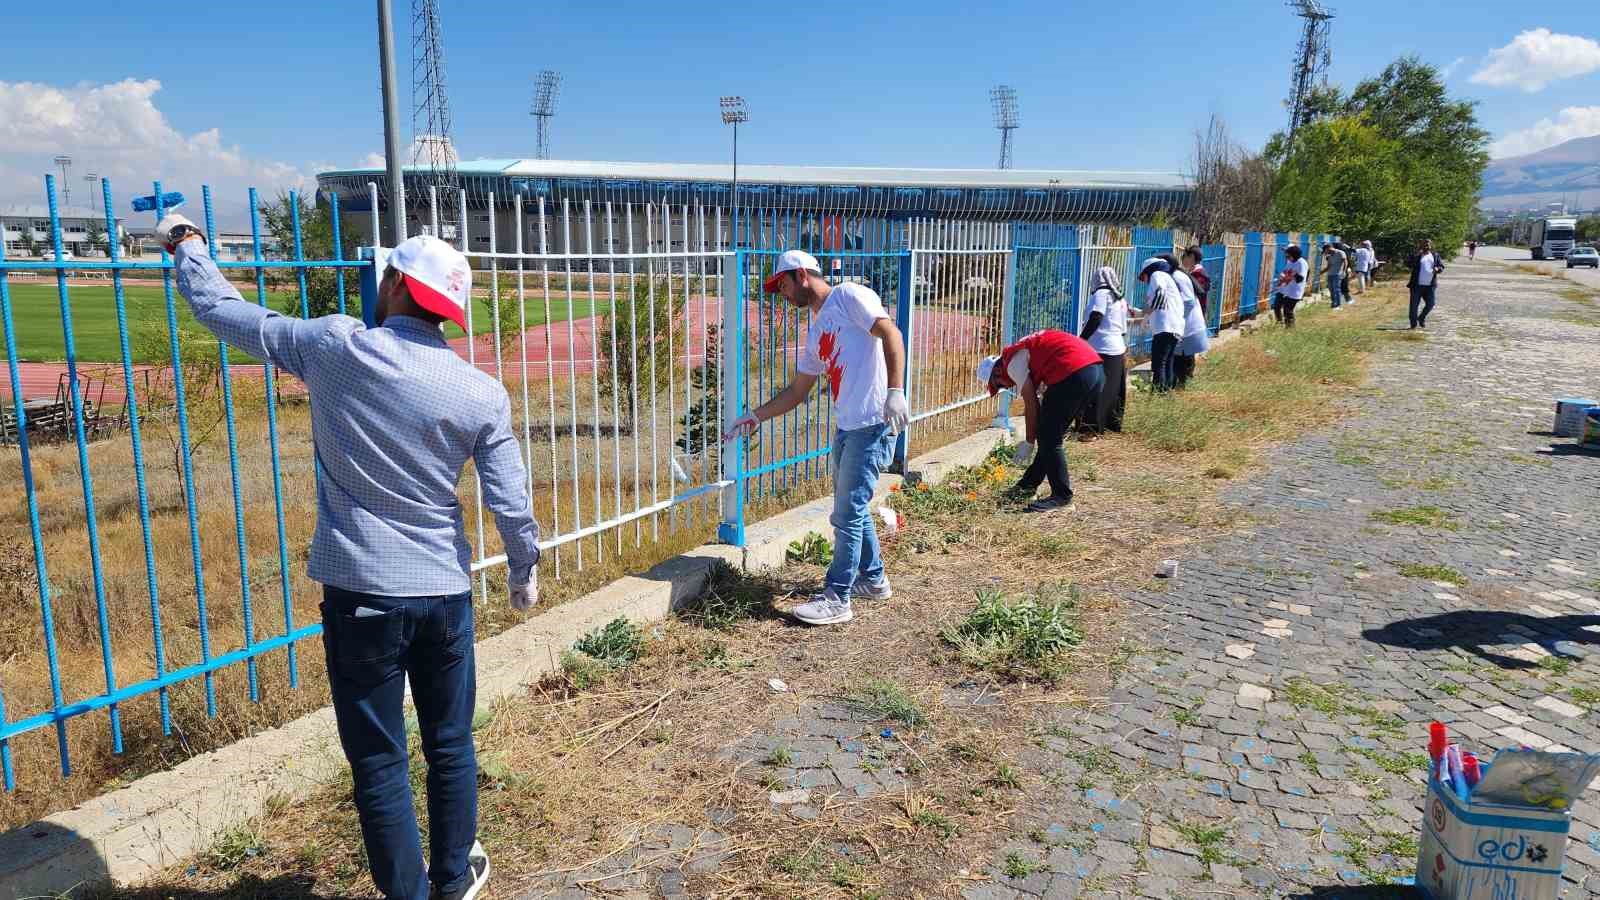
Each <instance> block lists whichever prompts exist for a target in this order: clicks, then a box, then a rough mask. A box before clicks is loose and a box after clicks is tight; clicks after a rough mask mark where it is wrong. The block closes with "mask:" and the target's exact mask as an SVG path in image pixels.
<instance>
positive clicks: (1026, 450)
mask: <svg viewBox="0 0 1600 900" xmlns="http://www.w3.org/2000/svg"><path fill="white" fill-rule="evenodd" d="M1011 462H1012V463H1014V464H1016V465H1017V466H1018V467H1020V468H1025V467H1027V465H1028V463H1031V462H1033V442H1032V441H1019V442H1018V443H1017V452H1016V453H1014V454H1012V456H1011Z"/></svg>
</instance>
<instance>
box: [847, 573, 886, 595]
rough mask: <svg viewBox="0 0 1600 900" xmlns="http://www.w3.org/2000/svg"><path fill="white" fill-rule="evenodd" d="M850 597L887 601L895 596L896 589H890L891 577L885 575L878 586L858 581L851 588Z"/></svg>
mask: <svg viewBox="0 0 1600 900" xmlns="http://www.w3.org/2000/svg"><path fill="white" fill-rule="evenodd" d="M850 596H851V597H860V598H862V599H863V600H887V599H889V598H890V597H893V596H894V589H893V588H891V587H889V576H887V575H885V576H884V577H883V580H882V581H880V582H878V583H877V584H867V583H865V582H861V581H857V582H856V583H855V584H853V585H851V586H850Z"/></svg>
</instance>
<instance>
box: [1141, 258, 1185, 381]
mask: <svg viewBox="0 0 1600 900" xmlns="http://www.w3.org/2000/svg"><path fill="white" fill-rule="evenodd" d="M1139 280H1140V281H1141V282H1144V284H1145V286H1146V287H1145V306H1144V315H1142V316H1138V317H1136V319H1135V321H1143V322H1147V323H1148V327H1149V329H1150V384H1151V386H1152V387H1154V388H1155V389H1156V390H1157V391H1169V390H1172V385H1173V383H1174V380H1175V373H1174V372H1173V368H1172V365H1173V357H1174V356H1176V355H1177V352H1178V342H1179V341H1181V340H1183V294H1182V293H1180V292H1179V290H1178V283H1177V282H1176V281H1173V280H1172V266H1171V265H1169V264H1168V263H1167V261H1166V260H1164V259H1161V258H1160V257H1157V256H1152V257H1150V258H1149V259H1147V260H1145V261H1144V265H1142V266H1140V267H1139Z"/></svg>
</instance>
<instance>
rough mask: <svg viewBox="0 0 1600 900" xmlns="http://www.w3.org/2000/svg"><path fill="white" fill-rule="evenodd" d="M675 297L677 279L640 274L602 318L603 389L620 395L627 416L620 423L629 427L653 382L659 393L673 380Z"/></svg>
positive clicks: (621, 408)
mask: <svg viewBox="0 0 1600 900" xmlns="http://www.w3.org/2000/svg"><path fill="white" fill-rule="evenodd" d="M619 277H620V276H619ZM672 298H673V289H672V282H671V279H669V278H666V277H648V276H647V277H643V278H638V279H635V280H634V281H633V283H632V284H631V285H630V286H629V288H628V291H627V293H626V294H625V295H624V296H623V297H620V298H619V299H618V306H617V307H616V308H615V309H613V310H612V312H611V314H610V315H608V316H606V317H604V318H602V319H600V320H599V321H598V322H597V323H596V326H597V327H598V328H599V329H600V330H599V343H600V392H601V393H602V394H603V395H605V397H606V398H607V399H610V398H611V396H612V394H613V393H615V394H616V395H617V401H618V406H617V409H618V411H619V414H620V416H621V417H622V422H619V423H618V424H619V425H624V424H625V425H626V427H628V428H629V429H632V428H633V426H634V422H635V421H636V420H637V416H638V413H639V410H638V404H640V403H641V402H649V401H650V399H651V397H652V394H651V390H652V386H653V388H654V390H655V392H656V393H660V391H661V390H663V389H664V388H665V387H666V386H667V375H668V373H669V372H670V371H671V370H672V354H671V353H669V352H667V351H668V336H669V335H670V333H671V331H672V326H673V321H672ZM613 332H615V335H616V337H615V338H613V337H612V334H613ZM652 351H653V355H652ZM613 355H615V356H616V360H617V361H616V364H615V365H612V362H611V358H612V356H613ZM652 366H653V368H652Z"/></svg>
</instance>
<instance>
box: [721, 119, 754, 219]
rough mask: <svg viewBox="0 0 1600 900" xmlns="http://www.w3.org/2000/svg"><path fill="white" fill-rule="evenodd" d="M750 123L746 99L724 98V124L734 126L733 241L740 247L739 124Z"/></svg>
mask: <svg viewBox="0 0 1600 900" xmlns="http://www.w3.org/2000/svg"><path fill="white" fill-rule="evenodd" d="M748 121H750V108H749V107H748V106H746V105H745V102H744V98H743V97H738V96H733V97H723V98H722V124H724V125H732V126H733V240H732V241H731V243H732V244H733V245H734V246H735V247H737V246H739V124H740V123H741V122H748Z"/></svg>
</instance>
